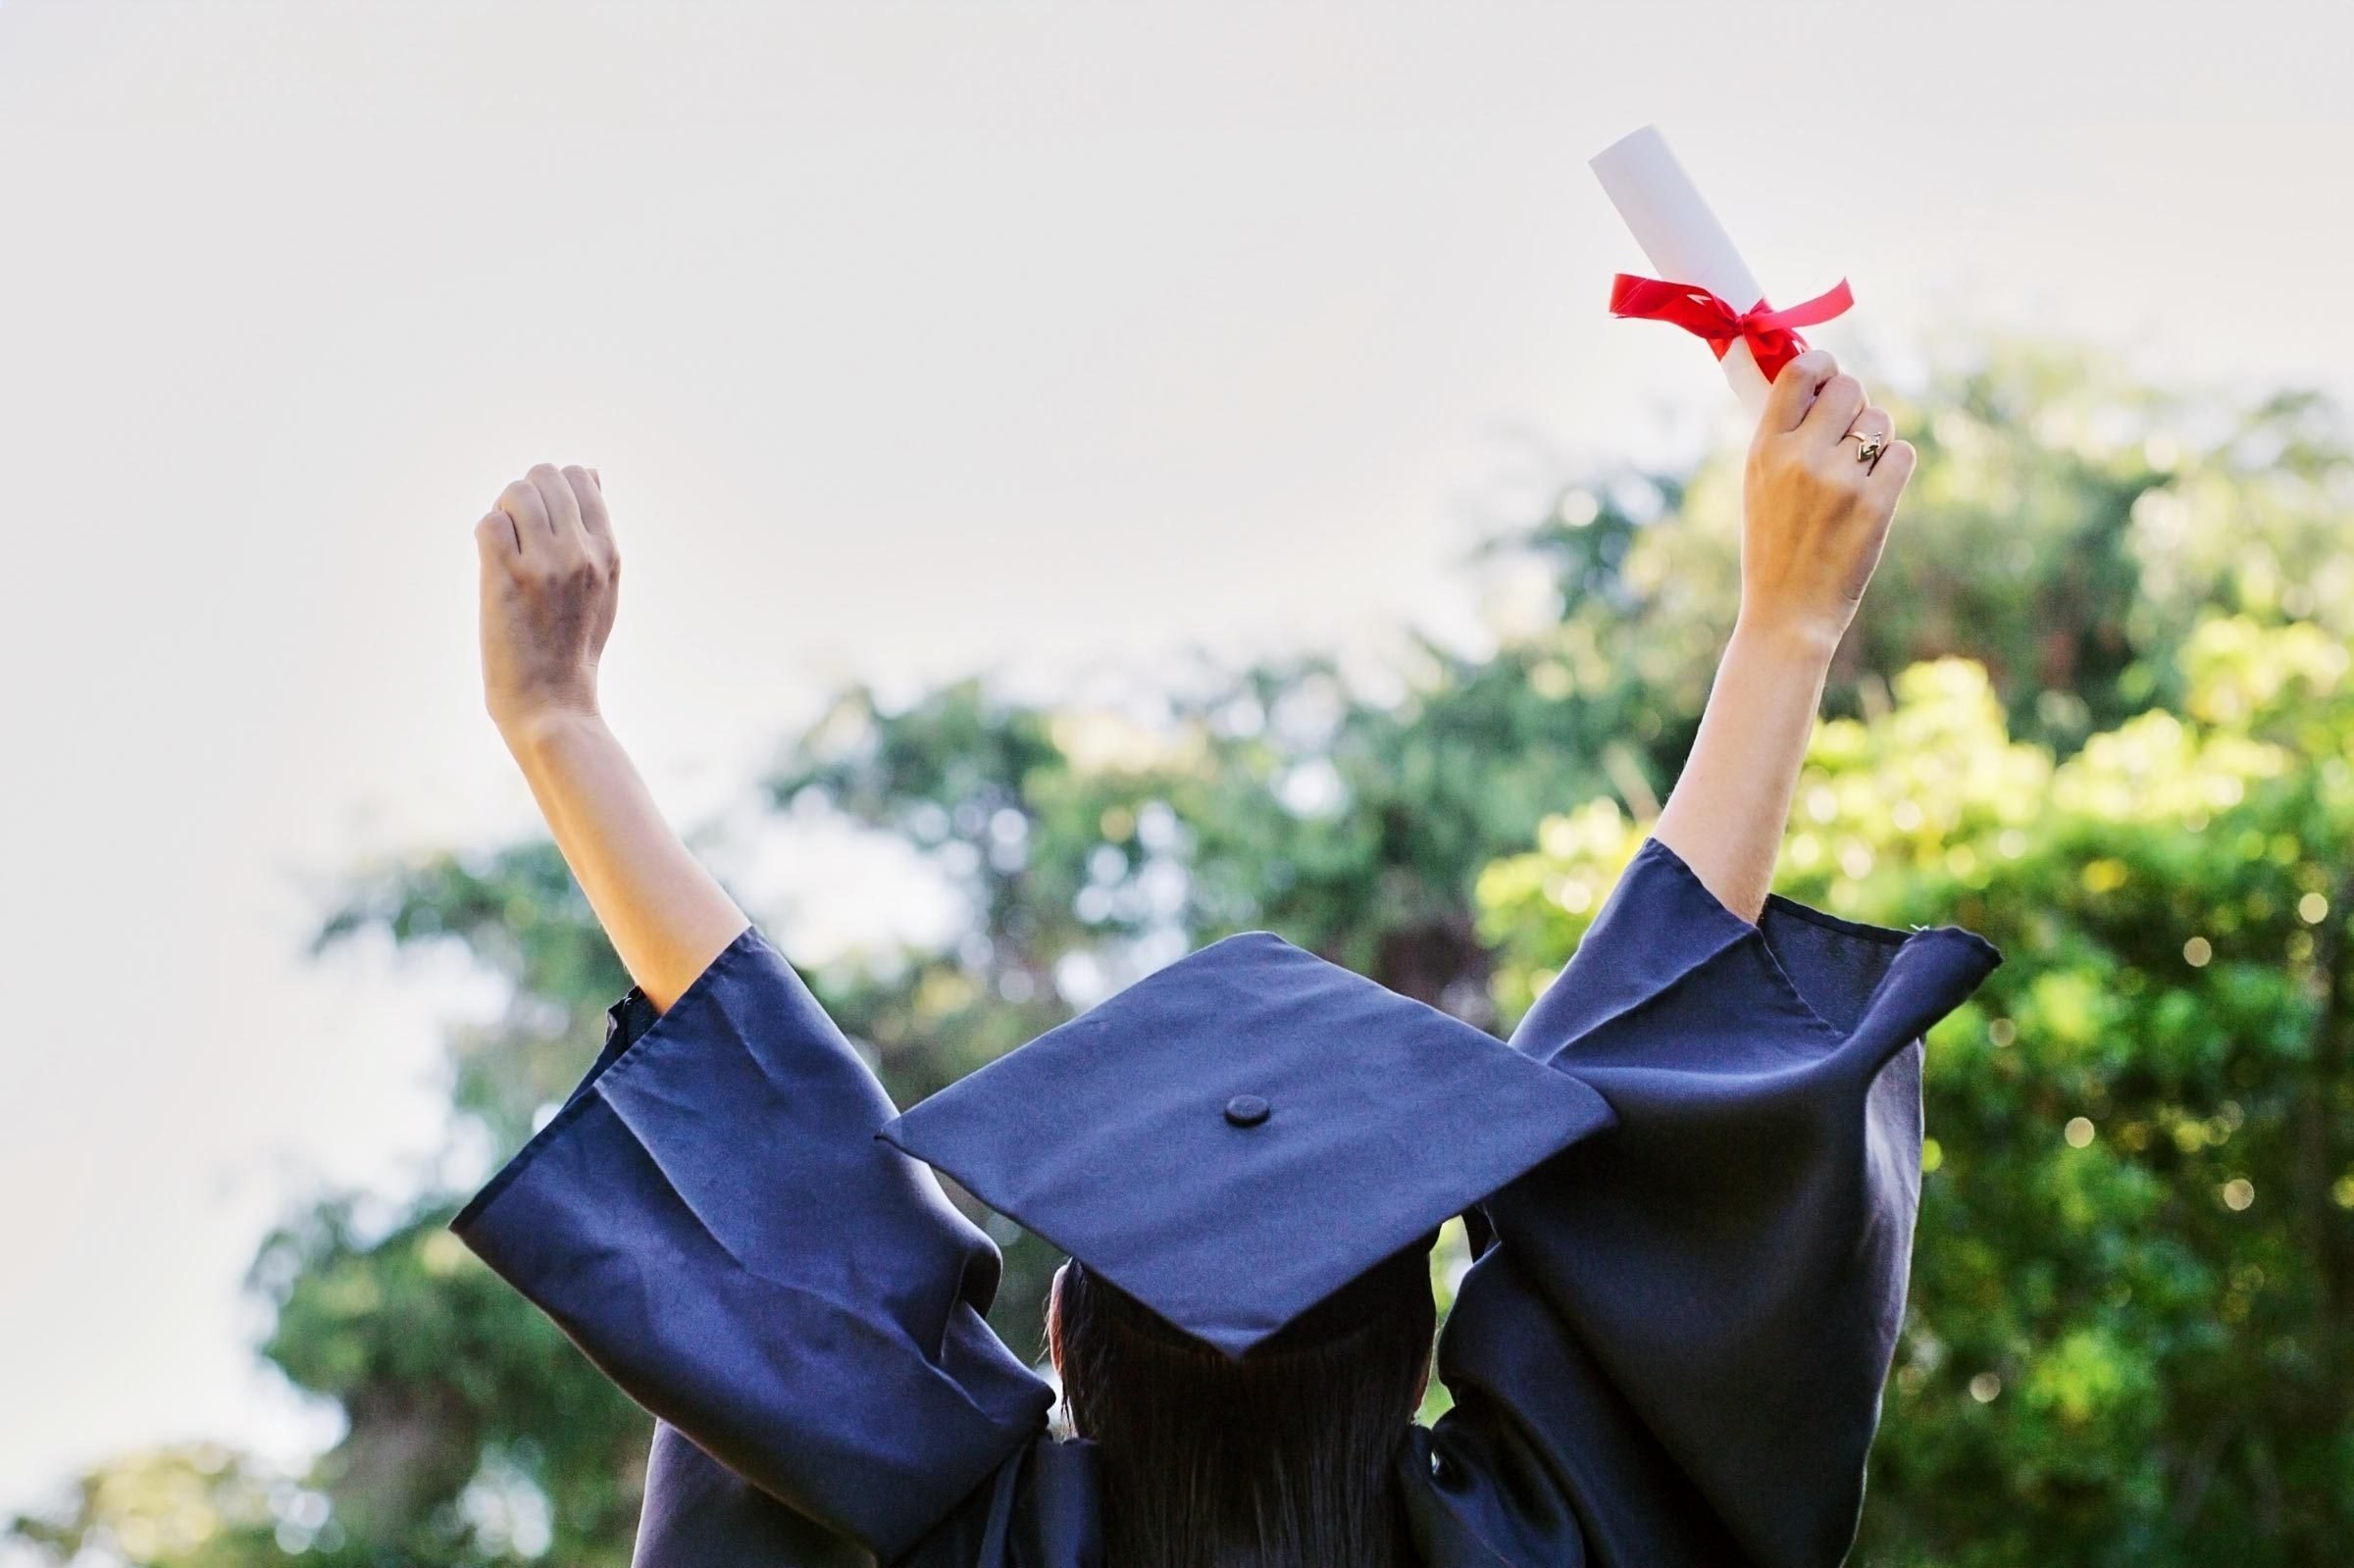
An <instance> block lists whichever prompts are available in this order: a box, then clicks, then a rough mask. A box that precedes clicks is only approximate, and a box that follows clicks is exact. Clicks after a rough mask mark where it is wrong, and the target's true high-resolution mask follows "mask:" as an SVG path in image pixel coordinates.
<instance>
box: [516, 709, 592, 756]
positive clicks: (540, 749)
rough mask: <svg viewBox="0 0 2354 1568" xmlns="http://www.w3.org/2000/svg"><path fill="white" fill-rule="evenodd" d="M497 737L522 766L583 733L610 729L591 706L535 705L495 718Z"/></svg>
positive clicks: (589, 734)
mask: <svg viewBox="0 0 2354 1568" xmlns="http://www.w3.org/2000/svg"><path fill="white" fill-rule="evenodd" d="M497 724H498V733H499V738H500V739H502V740H504V741H505V742H506V743H507V750H508V751H509V752H511V753H512V754H513V755H514V758H515V760H516V761H517V762H518V763H521V764H522V765H524V766H525V767H527V768H528V767H530V766H531V764H532V763H533V762H534V761H535V760H536V759H538V758H541V757H544V756H546V755H548V754H549V753H550V752H553V751H555V750H557V749H559V748H560V747H562V746H564V745H566V744H568V743H570V742H572V741H575V740H578V739H580V738H582V737H584V736H603V735H607V734H610V733H611V732H610V731H609V730H607V729H606V727H605V717H604V715H603V714H601V713H599V712H598V711H597V710H596V709H595V708H593V707H547V708H535V709H532V710H530V711H528V712H525V713H519V714H515V715H513V716H511V717H506V718H501V719H499V720H498V721H497Z"/></svg>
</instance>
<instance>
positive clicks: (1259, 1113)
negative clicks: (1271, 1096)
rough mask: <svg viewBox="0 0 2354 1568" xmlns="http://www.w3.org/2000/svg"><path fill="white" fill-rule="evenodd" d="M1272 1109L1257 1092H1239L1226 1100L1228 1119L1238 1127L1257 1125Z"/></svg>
mask: <svg viewBox="0 0 2354 1568" xmlns="http://www.w3.org/2000/svg"><path fill="white" fill-rule="evenodd" d="M1271 1109H1272V1107H1271V1106H1269V1105H1268V1104H1267V1102H1266V1101H1265V1100H1262V1099H1260V1098H1259V1097H1258V1096H1257V1095H1256V1094H1237V1095H1236V1096H1235V1097H1234V1098H1232V1099H1230V1100H1228V1101H1227V1102H1226V1120H1227V1121H1229V1122H1231V1123H1233V1124H1234V1125H1235V1126H1236V1127H1256V1126H1257V1125H1258V1124H1259V1123H1261V1122H1263V1121H1265V1120H1266V1119H1267V1115H1268V1112H1269V1111H1270V1110H1271Z"/></svg>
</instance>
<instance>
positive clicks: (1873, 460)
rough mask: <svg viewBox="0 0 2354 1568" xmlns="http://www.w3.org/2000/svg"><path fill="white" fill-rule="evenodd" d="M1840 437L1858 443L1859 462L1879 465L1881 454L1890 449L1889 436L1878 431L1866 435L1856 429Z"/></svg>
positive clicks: (1857, 459)
mask: <svg viewBox="0 0 2354 1568" xmlns="http://www.w3.org/2000/svg"><path fill="white" fill-rule="evenodd" d="M1839 439H1841V440H1843V441H1853V442H1855V443H1856V461H1857V462H1859V463H1869V464H1872V465H1874V466H1877V464H1878V462H1879V456H1880V454H1881V453H1882V452H1885V451H1886V450H1888V437H1887V436H1885V435H1880V434H1877V433H1874V434H1871V435H1865V434H1863V433H1861V432H1859V431H1856V430H1849V431H1848V432H1847V433H1846V434H1845V435H1842V436H1840V437H1839Z"/></svg>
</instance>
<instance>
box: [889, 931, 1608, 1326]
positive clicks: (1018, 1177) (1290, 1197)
mask: <svg viewBox="0 0 2354 1568" xmlns="http://www.w3.org/2000/svg"><path fill="white" fill-rule="evenodd" d="M1611 1122H1612V1111H1611V1109H1610V1106H1609V1105H1608V1104H1607V1103H1606V1102H1605V1101H1604V1100H1603V1098H1602V1096H1601V1095H1599V1094H1597V1093H1596V1092H1595V1091H1594V1090H1593V1089H1592V1088H1590V1087H1587V1086H1586V1085H1585V1084H1583V1083H1580V1082H1579V1081H1578V1080H1577V1079H1575V1078H1572V1077H1570V1076H1569V1075H1568V1074H1566V1073H1562V1072H1561V1071H1559V1070H1557V1069H1555V1068H1552V1067H1549V1066H1547V1065H1545V1064H1544V1063H1542V1062H1539V1061H1537V1060H1535V1059H1534V1058H1532V1057H1529V1056H1525V1055H1523V1054H1521V1053H1520V1052H1518V1051H1515V1050H1513V1049H1512V1048H1511V1047H1510V1046H1509V1045H1507V1044H1505V1043H1504V1042H1502V1041H1501V1040H1498V1039H1497V1038H1495V1037H1493V1036H1491V1035H1488V1034H1487V1033H1485V1032H1484V1031H1482V1030H1479V1029H1476V1028H1474V1027H1472V1026H1471V1025H1469V1024H1466V1023H1463V1022H1462V1021H1461V1020H1459V1019H1457V1018H1452V1017H1450V1016H1448V1015H1447V1014H1445V1013H1443V1012H1440V1011H1439V1010H1438V1009H1436V1008H1434V1007H1430V1006H1427V1005H1425V1004H1423V1003H1421V1002H1418V1001H1415V1000H1413V999H1412V998H1411V997H1407V996H1401V995H1399V994H1398V993H1397V992H1395V991H1393V990H1391V989H1389V988H1388V987H1387V986H1381V985H1379V984H1377V983H1375V982H1373V981H1370V980H1367V979H1365V978H1364V977H1362V976H1360V975H1357V974H1355V973H1353V972H1351V971H1350V970H1347V969H1344V968H1342V967H1341V966H1340V965H1338V964H1333V963H1329V962H1327V961H1326V960H1324V959H1322V958H1319V957H1317V956H1316V955H1315V954H1313V953H1311V952H1308V951H1307V950H1305V948H1302V947H1297V946H1294V945H1293V944H1292V943H1290V942H1288V941H1285V940H1284V939H1283V938H1282V937H1280V936H1274V935H1272V934H1270V933H1267V932H1246V933H1244V934H1243V935H1241V936H1229V937H1227V938H1225V939H1224V940H1222V941H1218V942H1213V943H1211V944H1210V945H1209V946H1207V947H1204V948H1202V949H1201V950H1200V951H1198V952H1196V953H1193V954H1192V955H1190V956H1188V957H1186V958H1182V959H1180V960H1178V961H1177V962H1176V963H1173V964H1170V965H1168V966H1166V967H1165V968H1162V969H1160V970H1158V971H1156V972H1154V973H1153V974H1151V975H1149V976H1147V977H1146V978H1145V979H1143V980H1141V981H1139V982H1137V983H1136V984H1135V985H1133V986H1129V987H1127V988H1126V989H1125V990H1122V991H1120V992H1118V993H1117V994H1115V995H1113V996H1111V997H1109V998H1107V999H1106V1000H1104V1001H1103V1002H1101V1003H1100V1004H1099V1005H1098V1006H1096V1007H1095V1008H1093V1009H1091V1010H1090V1011H1088V1012H1086V1013H1083V1014H1081V1015H1080V1016H1079V1017H1077V1018H1075V1019H1072V1020H1071V1021H1070V1022H1069V1023H1066V1024H1063V1025H1060V1026H1058V1027H1057V1028H1054V1029H1050V1030H1049V1031H1048V1032H1047V1033H1045V1034H1044V1035H1041V1036H1039V1037H1037V1038H1036V1039H1033V1040H1031V1041H1030V1042H1029V1043H1028V1044H1026V1045H1023V1046H1021V1047H1020V1048H1019V1049H1016V1050H1013V1051H1010V1052H1008V1053H1007V1054H1005V1055H1004V1056H1001V1057H999V1058H998V1060H996V1061H994V1062H992V1063H990V1064H989V1065H988V1066H986V1067H983V1068H981V1069H980V1070H979V1071H977V1072H975V1073H972V1074H970V1075H969V1076H967V1077H966V1078H964V1079H963V1080H961V1081H960V1082H958V1083H956V1084H954V1085H951V1086H950V1087H947V1088H945V1089H942V1090H941V1091H940V1092H938V1093H936V1094H934V1095H932V1096H931V1097H930V1098H929V1099H926V1100H924V1101H923V1102H922V1103H920V1104H918V1105H916V1106H915V1107H914V1108H913V1109H911V1110H909V1111H908V1112H906V1113H905V1114H904V1115H902V1116H900V1117H898V1118H897V1119H896V1120H895V1121H893V1122H891V1123H889V1124H888V1125H887V1126H885V1127H884V1128H883V1129H882V1131H881V1132H880V1133H879V1134H878V1135H877V1136H878V1137H880V1138H885V1139H887V1140H889V1141H890V1142H891V1143H893V1144H895V1145H896V1146H897V1147H898V1148H900V1149H902V1150H904V1151H905V1152H906V1153H908V1154H911V1155H913V1156H914V1157H915V1158H917V1159H920V1160H923V1161H924V1162H926V1163H927V1164H930V1165H933V1166H936V1167H938V1168H939V1169H940V1170H942V1171H945V1172H947V1174H948V1175H949V1176H951V1177H954V1178H955V1179H956V1181H957V1182H959V1183H961V1184H962V1185H963V1186H964V1188H965V1189H967V1190H968V1191H970V1192H971V1193H972V1194H973V1195H974V1196H975V1197H978V1198H979V1199H980V1200H981V1201H982V1202H984V1203H986V1204H988V1205H989V1206H990V1207H991V1208H993V1209H996V1210H997V1211H998V1213H1000V1214H1003V1215H1005V1216H1007V1217H1008V1218H1010V1219H1013V1220H1015V1221H1018V1222H1019V1223H1020V1224H1022V1225H1023V1226H1025V1227H1027V1228H1028V1229H1029V1230H1031V1231H1033V1232H1035V1233H1037V1234H1038V1235H1040V1236H1042V1237H1044V1238H1046V1239H1048V1240H1049V1241H1051V1242H1052V1243H1053V1244H1054V1245H1056V1246H1058V1247H1060V1248H1062V1249H1063V1250H1064V1251H1066V1252H1068V1253H1070V1254H1071V1255H1072V1256H1073V1257H1075V1258H1077V1259H1078V1260H1079V1262H1080V1263H1081V1265H1082V1266H1083V1267H1084V1268H1085V1269H1087V1270H1088V1271H1089V1272H1091V1273H1093V1274H1095V1275H1096V1276H1098V1277H1100V1278H1101V1279H1104V1280H1107V1281H1109V1282H1110V1283H1111V1284H1112V1285H1113V1286H1115V1287H1117V1288H1118V1289H1119V1290H1123V1291H1125V1292H1127V1293H1128V1294H1129V1295H1130V1296H1133V1297H1134V1298H1135V1299H1136V1300H1138V1301H1139V1302H1141V1303H1143V1304H1144V1305H1145V1306H1146V1307H1147V1308H1149V1309H1151V1311H1152V1312H1154V1313H1156V1314H1157V1315H1159V1316H1160V1317H1161V1318H1163V1319H1164V1320H1166V1321H1167V1322H1168V1323H1169V1324H1170V1325H1172V1326H1173V1327H1175V1328H1177V1329H1179V1330H1181V1331H1183V1332H1184V1333H1186V1334H1190V1335H1192V1336H1194V1337H1195V1338H1196V1339H1200V1340H1206V1341H1208V1342H1209V1343H1211V1344H1213V1345H1216V1346H1217V1347H1218V1348H1219V1349H1221V1350H1223V1351H1225V1352H1226V1353H1227V1354H1228V1355H1231V1356H1238V1357H1239V1356H1241V1355H1243V1354H1244V1353H1245V1352H1247V1351H1249V1350H1250V1349H1251V1348H1252V1347H1253V1346H1254V1345H1256V1344H1259V1343H1260V1342H1261V1341H1263V1340H1267V1339H1268V1338H1269V1337H1271V1336H1273V1335H1274V1334H1276V1333H1277V1332H1278V1331H1280V1330H1282V1329H1283V1328H1284V1327H1286V1326H1287V1325H1289V1324H1292V1323H1294V1322H1295V1321H1296V1320H1299V1319H1301V1318H1302V1317H1303V1316H1305V1314H1307V1313H1308V1312H1309V1309H1310V1308H1314V1307H1316V1306H1318V1304H1319V1303H1324V1302H1327V1301H1329V1300H1331V1299H1332V1298H1334V1297H1335V1296H1336V1294H1338V1293H1339V1292H1341V1291H1342V1290H1343V1289H1344V1288H1345V1287H1348V1286H1349V1285H1350V1284H1351V1283H1352V1282H1353V1281H1355V1280H1356V1279H1358V1278H1359V1277H1360V1276H1364V1275H1366V1274H1368V1272H1369V1271H1376V1270H1379V1269H1380V1266H1381V1265H1383V1264H1384V1263H1385V1262H1390V1261H1392V1260H1394V1259H1396V1258H1397V1257H1398V1256H1399V1255H1400V1254H1401V1253H1402V1252H1407V1251H1409V1250H1410V1249H1412V1248H1414V1247H1415V1245H1416V1243H1417V1241H1418V1240H1420V1241H1423V1242H1425V1243H1426V1242H1427V1239H1429V1238H1430V1237H1432V1236H1434V1235H1435V1234H1436V1232H1437V1230H1438V1227H1439V1226H1440V1225H1442V1224H1443V1223H1445V1222H1446V1221H1447V1220H1448V1219H1450V1218H1452V1217H1454V1216H1455V1215H1457V1214H1458V1213H1461V1212H1462V1211H1463V1210H1465V1209H1466V1208H1468V1207H1470V1206H1472V1205H1474V1204H1476V1203H1478V1202H1479V1201H1480V1200H1481V1199H1483V1198H1485V1197H1486V1196H1488V1195H1489V1194H1490V1193H1492V1192H1494V1191H1495V1190H1497V1189H1499V1188H1501V1187H1504V1186H1505V1185H1506V1184H1508V1183H1510V1181H1511V1180H1512V1179H1513V1178H1515V1177H1517V1176H1519V1175H1520V1174H1522V1173H1523V1172H1525V1171H1527V1170H1528V1169H1530V1168H1531V1167H1532V1166H1535V1165H1537V1164H1540V1163H1541V1162H1543V1161H1544V1160H1546V1159H1548V1158H1550V1157H1552V1156H1553V1155H1554V1154H1556V1153H1558V1152H1559V1151H1561V1149H1563V1148H1566V1147H1567V1146H1568V1145H1569V1144H1571V1143H1573V1142H1575V1141H1577V1140H1578V1139H1579V1138H1584V1137H1585V1136H1586V1135H1587V1134H1589V1133H1592V1132H1594V1131H1596V1130H1597V1129H1600V1128H1603V1127H1607V1126H1609V1125H1610V1124H1611ZM1413 1256H1414V1257H1416V1258H1419V1256H1420V1254H1419V1252H1415V1253H1413Z"/></svg>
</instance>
